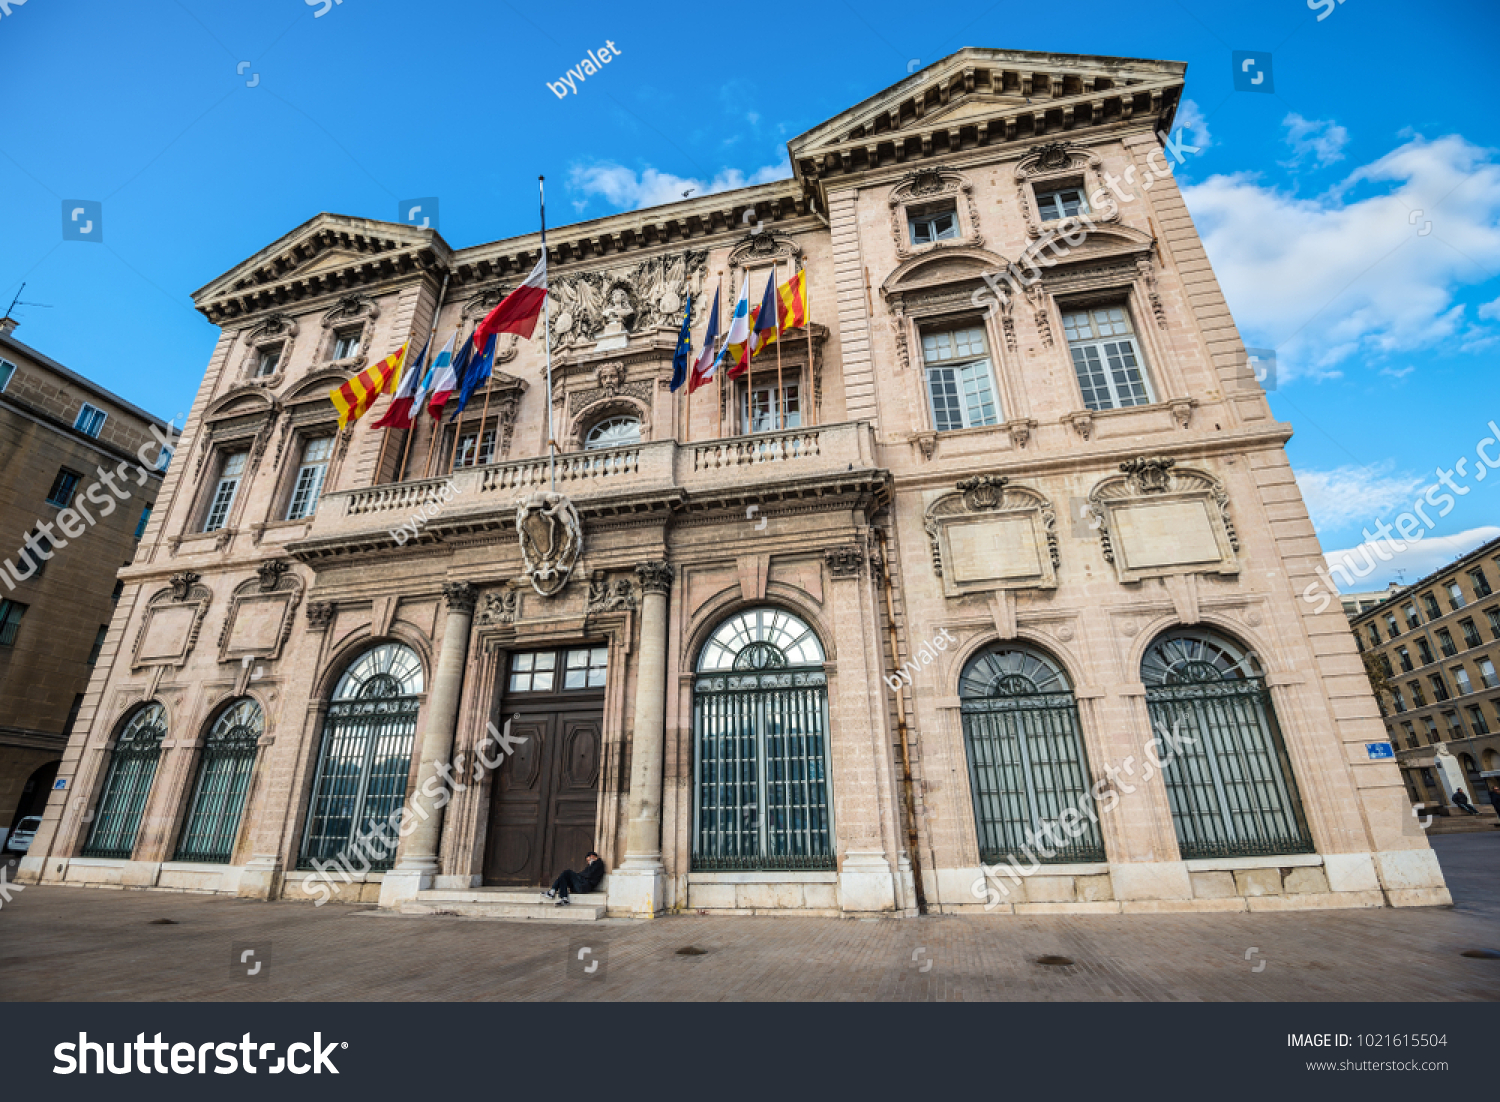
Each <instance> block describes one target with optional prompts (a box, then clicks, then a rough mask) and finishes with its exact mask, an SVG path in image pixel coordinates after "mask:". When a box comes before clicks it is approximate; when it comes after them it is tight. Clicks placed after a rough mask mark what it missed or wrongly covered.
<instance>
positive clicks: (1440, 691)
mask: <svg viewBox="0 0 1500 1102" xmlns="http://www.w3.org/2000/svg"><path fill="white" fill-rule="evenodd" d="M1427 680H1428V681H1430V682H1432V699H1434V700H1447V699H1448V683H1447V682H1446V681H1444V680H1443V675H1442V674H1440V673H1430V674H1428V675H1427Z"/></svg>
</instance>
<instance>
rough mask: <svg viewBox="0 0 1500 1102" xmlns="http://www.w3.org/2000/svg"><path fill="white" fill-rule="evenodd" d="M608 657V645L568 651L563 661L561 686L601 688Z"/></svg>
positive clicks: (568, 687)
mask: <svg viewBox="0 0 1500 1102" xmlns="http://www.w3.org/2000/svg"><path fill="white" fill-rule="evenodd" d="M608 658H609V648H608V647H583V648H580V649H577V650H570V651H568V653H567V658H566V660H565V661H564V663H563V667H564V668H563V688H565V689H600V688H603V687H604V673H605V665H606V663H607V660H608Z"/></svg>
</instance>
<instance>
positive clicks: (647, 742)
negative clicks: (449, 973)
mask: <svg viewBox="0 0 1500 1102" xmlns="http://www.w3.org/2000/svg"><path fill="white" fill-rule="evenodd" d="M635 572H636V576H637V577H638V578H639V579H640V584H641V616H640V620H641V638H640V644H639V646H638V647H637V648H636V656H637V657H636V687H635V708H634V721H635V722H634V729H633V731H632V752H631V770H630V799H629V804H628V810H629V815H628V821H629V832H628V834H627V840H626V846H625V857H624V860H623V862H622V863H621V865H620V867H619V868H617V869H614V870H612V871H611V873H610V887H609V899H610V905H611V908H612V909H614V908H616V907H620V908H623V909H626V910H629V911H632V912H635V913H638V914H655V913H656V912H658V911H660V910H661V908H662V901H663V895H664V884H665V870H664V868H663V866H662V860H661V792H662V759H663V753H664V745H665V740H666V722H665V721H666V674H667V594H668V593H669V592H670V590H671V586H672V568H671V567H670V566H668V565H667V564H666V563H664V562H648V563H642V564H641V565H639V566H637V567H636V568H635ZM478 595H479V594H478V591H477V590H476V589H475V588H474V586H472V585H470V584H469V583H467V582H449V583H446V584H444V586H443V598H444V600H445V601H446V603H447V606H448V616H447V620H446V622H445V623H444V625H443V643H442V650H441V652H440V653H439V655H438V662H437V669H436V671H434V674H433V679H432V691H431V693H430V694H429V696H428V698H427V706H426V708H425V709H424V711H425V712H426V716H425V719H426V723H425V724H424V727H423V734H422V749H421V758H420V764H419V765H418V767H417V784H416V788H415V789H414V790H413V792H412V796H411V801H410V815H411V816H412V817H414V818H415V819H416V820H417V825H416V826H415V828H414V829H413V830H412V831H411V833H410V834H408V835H407V836H406V837H405V838H404V839H403V840H402V843H401V848H400V851H399V852H398V854H397V857H396V864H395V867H394V868H393V869H392V870H391V871H390V872H388V873H386V874H385V878H384V882H383V884H382V885H381V891H380V905H381V906H382V907H397V906H399V905H400V904H401V902H402V901H403V900H406V899H412V898H414V897H415V896H416V894H417V893H418V892H420V891H425V890H426V889H428V888H430V887H432V883H433V879H434V877H436V875H437V872H438V849H439V846H440V844H441V841H442V825H443V810H442V805H443V804H446V803H447V802H448V801H447V800H442V801H441V803H440V802H439V797H440V796H441V795H442V793H443V785H445V784H447V783H448V778H447V777H445V776H443V770H444V767H448V766H449V765H450V763H451V762H452V760H453V737H454V734H455V733H456V731H457V729H458V712H459V705H460V703H461V701H462V697H463V677H464V666H465V665H466V664H467V663H468V658H469V635H470V629H471V628H472V626H473V621H474V606H475V603H476V601H477V599H478ZM435 780H436V783H434V782H435ZM450 795H451V794H450Z"/></svg>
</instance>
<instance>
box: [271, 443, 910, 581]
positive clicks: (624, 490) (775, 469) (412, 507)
mask: <svg viewBox="0 0 1500 1102" xmlns="http://www.w3.org/2000/svg"><path fill="white" fill-rule="evenodd" d="M555 465H556V477H557V490H558V492H559V493H562V494H566V495H567V496H568V498H570V499H571V500H572V502H573V504H574V505H575V506H576V507H577V509H578V512H579V514H580V515H581V516H582V517H583V519H584V522H585V524H587V522H588V521H589V519H590V518H603V517H610V516H620V515H628V514H645V513H653V512H654V513H661V514H663V515H666V514H669V513H682V512H695V513H696V512H704V511H713V510H724V511H736V512H738V513H739V515H740V516H741V517H743V515H744V509H745V506H746V505H747V504H750V503H756V504H769V503H772V502H777V501H787V500H795V499H801V498H817V499H818V500H819V501H820V502H823V503H824V504H827V505H830V506H835V507H836V506H837V505H839V504H840V503H841V502H843V501H846V500H847V501H849V502H855V501H858V500H860V499H862V498H867V497H868V496H869V495H870V494H872V493H878V492H883V490H884V488H885V486H886V484H887V483H888V481H889V475H888V474H887V473H886V472H885V471H882V470H880V469H878V468H877V466H876V462H875V438H874V431H873V429H872V428H871V426H870V425H869V423H868V422H863V421H851V422H845V423H841V424H831V425H817V426H814V427H812V428H805V429H791V430H788V431H785V432H775V433H757V434H755V435H753V436H734V437H727V438H724V439H719V440H708V441H702V442H699V441H693V442H681V441H677V440H658V441H653V442H651V443H647V444H635V445H631V446H628V447H623V448H610V449H606V450H600V451H587V452H568V453H566V454H560V455H558V456H557V457H556V460H555ZM552 468H553V462H552V461H549V459H548V457H547V456H545V455H544V456H539V457H535V458H529V459H521V460H514V461H511V462H505V463H492V464H488V465H485V466H479V467H468V468H464V469H461V470H458V471H455V472H454V473H453V474H452V475H451V476H449V477H447V478H429V479H421V480H417V481H407V482H392V483H387V484H384V485H379V486H371V487H367V488H364V489H357V490H340V491H336V492H333V493H329V494H325V495H324V496H323V498H322V500H320V501H319V503H318V512H317V515H316V517H315V518H314V521H313V525H312V528H311V530H310V531H309V532H308V534H307V536H306V537H305V538H304V539H301V540H298V541H297V542H296V543H294V544H290V545H289V546H288V550H289V551H290V552H291V553H292V554H294V555H296V556H297V557H298V558H300V559H302V560H303V561H306V562H311V561H316V560H319V559H324V558H327V557H329V556H335V555H341V554H349V553H353V552H357V551H364V550H374V549H378V548H380V547H385V548H390V547H392V546H395V545H396V539H395V535H394V533H395V532H397V531H398V530H399V529H400V528H401V526H402V525H403V524H407V525H409V524H410V522H412V521H413V520H414V519H416V518H422V519H423V520H424V521H425V523H423V524H421V525H419V529H420V534H419V535H417V536H414V537H413V538H412V539H411V540H410V541H403V542H413V543H415V542H427V543H431V542H436V541H438V540H440V539H441V538H442V536H444V535H459V534H464V533H469V532H479V531H486V530H500V529H504V528H509V529H511V530H512V531H513V530H514V525H515V515H516V504H517V502H518V500H519V499H521V498H523V497H525V496H527V495H529V494H532V493H536V492H539V491H544V490H547V489H550V488H551V480H552ZM407 530H408V532H410V531H411V528H410V527H408V529H407Z"/></svg>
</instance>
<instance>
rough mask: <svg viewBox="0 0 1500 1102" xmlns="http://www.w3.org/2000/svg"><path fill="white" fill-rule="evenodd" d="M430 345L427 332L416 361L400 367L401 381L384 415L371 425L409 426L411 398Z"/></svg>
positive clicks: (430, 338) (429, 336)
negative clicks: (425, 340) (408, 366)
mask: <svg viewBox="0 0 1500 1102" xmlns="http://www.w3.org/2000/svg"><path fill="white" fill-rule="evenodd" d="M431 346H432V334H431V333H429V334H427V343H426V344H424V345H422V351H421V352H419V353H417V362H416V363H414V364H412V365H411V367H410V368H407V367H406V366H405V365H404V364H403V365H402V367H401V381H400V382H399V383H397V384H396V392H395V394H394V395H392V397H391V404H390V408H388V409H387V410H386V411H385V416H384V417H382V418H381V419H380V420H379V421H376V422H375V424H374V425H373V426H371V427H373V428H377V429H409V428H411V409H412V406H413V405H414V404H415V403H414V401H413V398H414V396H415V394H416V392H417V386H418V384H419V383H421V381H422V365H423V364H424V363H426V362H427V349H428V348H430V347H431Z"/></svg>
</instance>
